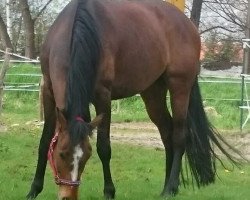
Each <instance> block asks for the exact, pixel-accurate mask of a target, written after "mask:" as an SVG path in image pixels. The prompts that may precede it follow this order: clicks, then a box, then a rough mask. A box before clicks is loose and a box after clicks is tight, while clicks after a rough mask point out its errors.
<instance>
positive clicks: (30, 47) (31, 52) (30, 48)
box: [19, 0, 35, 58]
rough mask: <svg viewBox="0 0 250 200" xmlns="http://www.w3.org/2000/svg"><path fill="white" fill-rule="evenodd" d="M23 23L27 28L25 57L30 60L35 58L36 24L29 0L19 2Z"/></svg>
mask: <svg viewBox="0 0 250 200" xmlns="http://www.w3.org/2000/svg"><path fill="white" fill-rule="evenodd" d="M19 3H20V7H21V11H22V16H23V22H24V26H25V35H26V37H25V40H26V42H25V56H26V57H28V58H34V57H35V27H34V26H35V25H34V24H35V23H34V20H33V19H32V17H31V13H30V9H29V5H28V1H27V0H19Z"/></svg>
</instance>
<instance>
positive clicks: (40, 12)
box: [33, 0, 52, 22]
mask: <svg viewBox="0 0 250 200" xmlns="http://www.w3.org/2000/svg"><path fill="white" fill-rule="evenodd" d="M51 2H52V0H48V2H47V3H46V4H45V5H44V6H43V8H42V9H41V10H40V11H39V13H38V14H37V15H36V16H35V17H34V18H33V20H34V22H35V21H36V20H37V19H38V17H40V15H41V14H42V13H43V12H44V10H45V9H46V8H47V7H48V5H49V4H50V3H51Z"/></svg>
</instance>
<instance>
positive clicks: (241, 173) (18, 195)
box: [0, 66, 250, 200]
mask: <svg viewBox="0 0 250 200" xmlns="http://www.w3.org/2000/svg"><path fill="white" fill-rule="evenodd" d="M17 69H18V70H17ZM19 69H20V71H21V72H19V73H26V72H27V70H28V67H27V66H22V67H20V68H11V70H13V71H9V72H8V73H10V72H11V73H12V72H13V73H18V71H19ZM32 70H34V71H32V72H34V73H38V72H39V69H37V68H32ZM24 78H25V80H24V79H23V78H21V77H20V78H18V80H17V79H15V78H14V77H11V78H10V77H7V80H9V81H11V82H13V81H16V82H39V79H38V80H37V78H35V79H33V78H27V77H24ZM10 79H11V80H10ZM9 81H8V82H9ZM209 84H210V83H209ZM201 89H202V93H203V96H205V97H206V98H210V97H211V98H219V97H220V96H222V97H223V98H240V89H241V88H240V85H237V84H231V85H221V84H220V85H219V86H218V85H214V84H210V85H207V84H206V83H201ZM210 95H211V96H210ZM204 104H205V105H206V106H211V107H213V108H214V109H215V110H216V113H209V118H210V120H211V121H212V123H213V124H214V125H215V126H216V127H217V128H218V129H219V130H226V132H228V131H229V132H230V133H235V132H238V131H239V116H240V113H239V108H238V106H239V105H240V102H239V101H218V100H206V101H205V102H204ZM120 106H121V107H120V111H119V112H116V111H117V110H116V103H115V102H114V105H113V111H114V112H113V115H112V117H113V121H115V122H121V123H122V122H130V121H135V122H140V121H149V120H148V117H147V114H146V112H145V110H144V105H143V104H142V101H141V99H140V98H139V97H132V98H130V99H128V100H121V101H120ZM38 118H39V102H38V93H37V92H10V91H6V92H5V96H4V107H3V114H2V116H1V121H0V127H1V132H0V158H1V162H0V199H5V200H16V199H25V195H26V194H27V192H28V191H29V189H30V183H31V182H32V178H33V175H34V172H35V167H36V161H37V151H38V144H39V139H40V135H41V130H42V126H41V124H40V123H39V121H38ZM128 128H129V127H128ZM248 131H249V126H248V127H246V128H245V129H244V132H245V133H247V132H248ZM224 134H226V133H224ZM92 143H93V145H92V146H93V147H94V146H95V137H94V138H93V139H92ZM112 149H113V153H112V161H111V165H112V172H113V178H114V182H115V185H116V189H117V198H116V199H117V200H126V199H127V200H141V199H145V200H158V199H159V200H160V199H162V198H160V197H159V194H160V192H161V190H162V187H163V181H164V162H165V161H164V151H162V150H160V149H159V148H153V147H140V146H138V145H132V144H124V143H117V142H114V143H112ZM228 168H229V169H231V165H230V164H228ZM218 176H219V178H217V180H216V183H215V184H212V185H210V186H208V187H206V188H201V189H200V190H198V189H197V188H196V187H195V188H194V189H193V187H192V186H191V184H190V186H188V187H187V188H184V187H183V185H182V186H181V188H180V194H179V195H178V196H176V197H174V198H169V199H170V200H171V199H173V200H190V199H193V200H195V199H197V200H236V199H240V200H249V197H250V189H249V188H250V165H249V164H243V165H242V167H241V168H240V169H238V168H235V169H234V170H233V171H230V170H225V169H224V168H223V167H221V166H220V165H219V164H218ZM80 188H81V189H80V190H81V193H80V197H81V198H80V199H88V200H98V199H103V195H102V190H103V179H102V168H101V162H100V160H99V158H98V156H97V153H96V150H95V148H93V156H92V157H91V159H90V161H89V162H88V164H87V166H86V169H85V173H84V176H83V183H82V185H81V186H80ZM56 191H57V187H56V185H55V184H54V181H53V177H52V173H51V170H47V171H46V177H45V185H44V191H43V192H42V193H41V195H40V196H39V197H38V198H37V199H38V200H51V199H56V197H57V194H56Z"/></svg>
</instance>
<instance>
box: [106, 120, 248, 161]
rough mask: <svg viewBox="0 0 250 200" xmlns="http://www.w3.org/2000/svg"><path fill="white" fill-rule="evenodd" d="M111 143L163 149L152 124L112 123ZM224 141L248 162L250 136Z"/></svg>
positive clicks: (227, 137) (230, 138) (243, 135)
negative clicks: (240, 153)
mask: <svg viewBox="0 0 250 200" xmlns="http://www.w3.org/2000/svg"><path fill="white" fill-rule="evenodd" d="M111 141H112V142H119V143H120V142H122V143H130V144H135V145H140V146H149V147H153V148H156V149H163V148H164V147H163V144H162V142H161V138H160V134H159V132H158V130H157V128H156V126H155V125H154V124H152V123H146V122H139V123H133V122H132V123H113V124H111ZM226 141H227V142H228V143H229V144H231V145H232V146H233V147H234V148H236V149H238V150H239V151H240V152H242V153H243V154H244V156H245V157H246V158H247V159H249V160H250V134H245V133H244V134H227V136H226Z"/></svg>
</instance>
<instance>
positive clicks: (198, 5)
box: [190, 0, 203, 28]
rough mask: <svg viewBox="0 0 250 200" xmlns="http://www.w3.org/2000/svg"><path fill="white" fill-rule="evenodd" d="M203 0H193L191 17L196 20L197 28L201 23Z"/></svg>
mask: <svg viewBox="0 0 250 200" xmlns="http://www.w3.org/2000/svg"><path fill="white" fill-rule="evenodd" d="M202 3H203V0H193V5H192V10H191V16H190V19H191V20H192V21H193V22H194V24H195V25H196V27H197V28H199V25H200V18H201V9H202Z"/></svg>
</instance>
